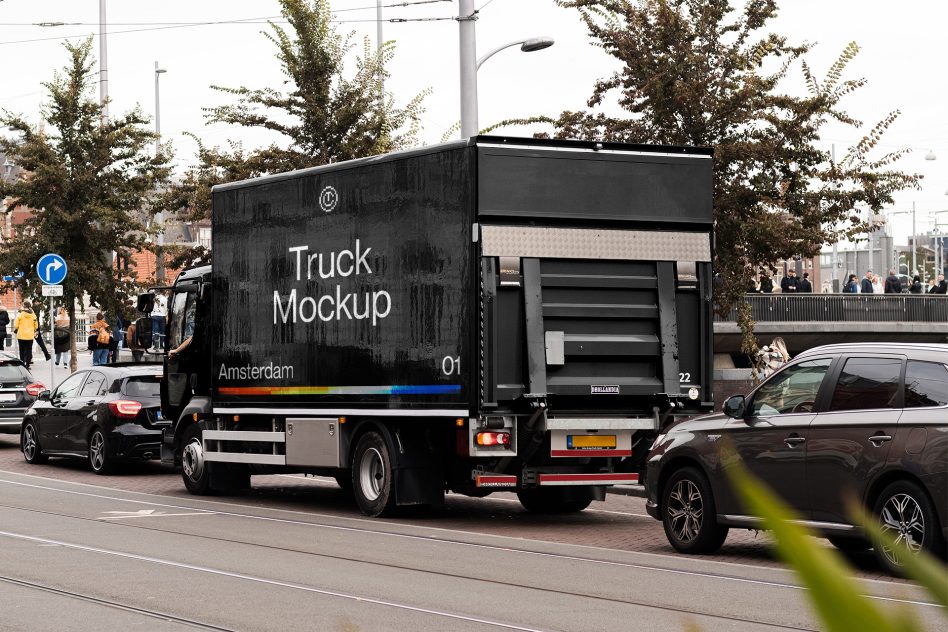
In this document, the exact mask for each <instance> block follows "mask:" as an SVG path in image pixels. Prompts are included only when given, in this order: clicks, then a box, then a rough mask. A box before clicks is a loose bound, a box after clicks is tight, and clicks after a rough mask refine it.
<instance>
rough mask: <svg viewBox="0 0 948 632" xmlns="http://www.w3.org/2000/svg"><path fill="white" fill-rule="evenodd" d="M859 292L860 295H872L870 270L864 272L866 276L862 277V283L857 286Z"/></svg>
mask: <svg viewBox="0 0 948 632" xmlns="http://www.w3.org/2000/svg"><path fill="white" fill-rule="evenodd" d="M859 291H860V292H861V293H862V294H872V270H867V271H866V276H865V277H863V279H862V283H860V284H859Z"/></svg>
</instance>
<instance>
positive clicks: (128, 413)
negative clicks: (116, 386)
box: [109, 399, 142, 419]
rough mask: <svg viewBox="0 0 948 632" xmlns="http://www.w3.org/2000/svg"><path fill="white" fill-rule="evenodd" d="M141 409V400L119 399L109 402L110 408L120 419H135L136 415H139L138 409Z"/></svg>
mask: <svg viewBox="0 0 948 632" xmlns="http://www.w3.org/2000/svg"><path fill="white" fill-rule="evenodd" d="M141 409H142V403H141V402H136V401H132V400H130V399H118V400H115V401H114V402H109V410H111V411H112V414H113V415H115V416H116V417H119V418H120V419H135V417H137V416H138V411H140V410H141Z"/></svg>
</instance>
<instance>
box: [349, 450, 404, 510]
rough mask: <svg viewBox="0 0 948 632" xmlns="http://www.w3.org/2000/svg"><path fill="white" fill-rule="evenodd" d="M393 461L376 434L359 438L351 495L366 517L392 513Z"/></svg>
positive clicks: (353, 459) (393, 505) (393, 494)
mask: <svg viewBox="0 0 948 632" xmlns="http://www.w3.org/2000/svg"><path fill="white" fill-rule="evenodd" d="M394 482H395V480H394V475H393V471H392V458H391V455H390V454H389V450H388V445H387V444H386V443H385V439H384V438H383V437H382V435H380V434H379V433H378V432H375V431H372V432H367V433H365V434H364V435H362V438H361V439H359V442H358V443H357V444H356V448H355V453H354V454H353V458H352V491H353V494H354V495H355V499H356V504H357V505H359V509H360V510H361V511H362V513H364V514H365V515H367V516H372V517H376V516H382V515H385V514H390V513H391V512H392V511H393V510H394V509H395V486H394Z"/></svg>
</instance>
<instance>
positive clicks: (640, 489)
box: [606, 485, 646, 498]
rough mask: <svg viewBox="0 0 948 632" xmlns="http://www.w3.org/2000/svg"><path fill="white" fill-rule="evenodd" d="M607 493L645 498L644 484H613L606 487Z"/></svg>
mask: <svg viewBox="0 0 948 632" xmlns="http://www.w3.org/2000/svg"><path fill="white" fill-rule="evenodd" d="M606 493H607V494H618V495H619V496H635V497H637V498H645V497H646V495H645V486H644V485H613V486H611V487H607V488H606Z"/></svg>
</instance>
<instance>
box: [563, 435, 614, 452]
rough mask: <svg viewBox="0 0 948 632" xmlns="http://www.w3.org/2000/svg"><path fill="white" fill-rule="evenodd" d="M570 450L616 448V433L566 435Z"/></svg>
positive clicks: (567, 445)
mask: <svg viewBox="0 0 948 632" xmlns="http://www.w3.org/2000/svg"><path fill="white" fill-rule="evenodd" d="M566 447H567V449H569V450H614V449H615V447H616V436H615V435H566Z"/></svg>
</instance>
